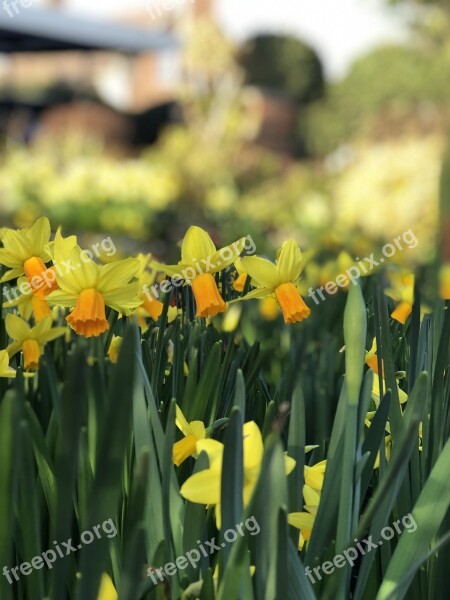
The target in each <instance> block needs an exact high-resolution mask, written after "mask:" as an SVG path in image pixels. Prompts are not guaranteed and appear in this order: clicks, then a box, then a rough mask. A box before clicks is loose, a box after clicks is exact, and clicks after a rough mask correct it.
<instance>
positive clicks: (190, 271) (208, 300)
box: [155, 226, 245, 317]
mask: <svg viewBox="0 0 450 600" xmlns="http://www.w3.org/2000/svg"><path fill="white" fill-rule="evenodd" d="M244 242H245V239H244V238H242V239H240V240H238V241H237V242H234V243H233V244H231V245H230V246H225V247H224V248H221V249H220V250H217V248H216V246H215V245H214V242H213V241H212V239H211V238H210V236H209V235H208V234H207V232H206V231H204V230H203V229H201V228H200V227H196V226H191V227H189V229H188V230H187V232H186V235H185V236H184V239H183V243H182V245H181V260H180V262H179V263H178V264H177V265H161V264H159V263H155V268H156V269H157V270H160V271H163V272H164V273H167V275H171V276H177V278H178V280H179V281H180V280H183V281H185V282H187V283H189V284H190V285H191V286H192V291H193V293H194V297H195V302H196V304H197V317H214V316H216V315H217V314H218V313H222V312H225V310H226V304H225V301H224V299H223V298H222V296H221V295H220V292H219V289H218V287H217V284H216V281H215V279H214V277H213V275H214V273H218V272H219V271H222V270H223V269H225V268H226V267H229V266H230V265H232V264H233V263H234V262H235V260H236V258H237V257H238V256H239V254H240V253H241V252H242V249H243V247H244Z"/></svg>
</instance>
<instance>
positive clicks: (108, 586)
mask: <svg viewBox="0 0 450 600" xmlns="http://www.w3.org/2000/svg"><path fill="white" fill-rule="evenodd" d="M118 597H119V596H118V595H117V592H116V588H115V587H114V584H113V582H112V581H111V577H110V576H109V575H107V574H106V573H103V575H102V580H101V583H100V590H99V592H98V596H97V600H117V599H118Z"/></svg>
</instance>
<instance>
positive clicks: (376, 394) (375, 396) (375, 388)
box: [372, 375, 408, 408]
mask: <svg viewBox="0 0 450 600" xmlns="http://www.w3.org/2000/svg"><path fill="white" fill-rule="evenodd" d="M386 389H387V387H386V382H385V380H384V379H383V390H384V393H386ZM397 392H398V398H399V401H400V404H404V403H405V402H406V401H407V400H408V394H407V393H406V392H404V391H403V390H401V389H400V387H399V386H398V384H397ZM372 400H373V401H374V402H375V405H376V407H377V408H378V406H380V380H379V377H378V376H376V375H375V376H374V378H373V382H372Z"/></svg>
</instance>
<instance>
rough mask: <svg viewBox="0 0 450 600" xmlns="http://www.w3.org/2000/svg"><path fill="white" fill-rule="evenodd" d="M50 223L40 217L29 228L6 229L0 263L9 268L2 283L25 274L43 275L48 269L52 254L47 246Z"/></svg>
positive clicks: (28, 275)
mask: <svg viewBox="0 0 450 600" xmlns="http://www.w3.org/2000/svg"><path fill="white" fill-rule="evenodd" d="M50 233H51V230H50V223H49V220H48V219H47V218H45V217H42V218H41V219H38V220H37V221H36V223H34V225H32V226H31V227H30V228H29V229H20V230H17V231H16V230H14V229H4V230H3V232H2V242H3V248H1V249H0V264H1V265H4V266H5V267H8V268H9V270H8V271H6V273H5V274H4V275H3V277H2V278H1V279H0V283H1V282H4V281H9V280H11V279H15V278H16V277H19V276H20V275H23V274H25V275H26V276H27V277H28V278H29V279H32V278H33V277H34V276H36V275H37V276H41V275H42V273H43V272H44V271H46V270H47V267H46V266H45V263H46V262H49V261H50V255H49V253H48V251H47V249H46V246H47V244H48V242H49V240H50Z"/></svg>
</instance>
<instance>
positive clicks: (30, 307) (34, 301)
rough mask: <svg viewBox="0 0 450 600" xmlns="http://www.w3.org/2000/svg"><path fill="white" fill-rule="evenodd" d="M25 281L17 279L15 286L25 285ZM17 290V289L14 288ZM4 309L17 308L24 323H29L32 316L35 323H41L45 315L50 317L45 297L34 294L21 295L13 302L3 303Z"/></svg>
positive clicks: (22, 278) (21, 278)
mask: <svg viewBox="0 0 450 600" xmlns="http://www.w3.org/2000/svg"><path fill="white" fill-rule="evenodd" d="M26 281H27V280H26V278H25V277H19V279H18V280H17V285H18V286H20V285H21V284H23V283H25V282H26ZM16 289H18V288H16ZM4 307H5V308H14V307H17V309H18V311H19V314H20V316H21V317H23V318H24V319H25V320H26V321H29V320H30V318H31V315H33V316H34V319H35V321H36V323H38V322H39V321H42V319H43V318H44V317H46V316H47V315H51V310H50V306H49V304H48V302H47V299H46V298H45V296H43V295H40V294H37V293H36V292H34V293H30V294H21V295H20V296H18V297H17V298H16V299H15V300H11V301H10V302H5V304H4Z"/></svg>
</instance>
